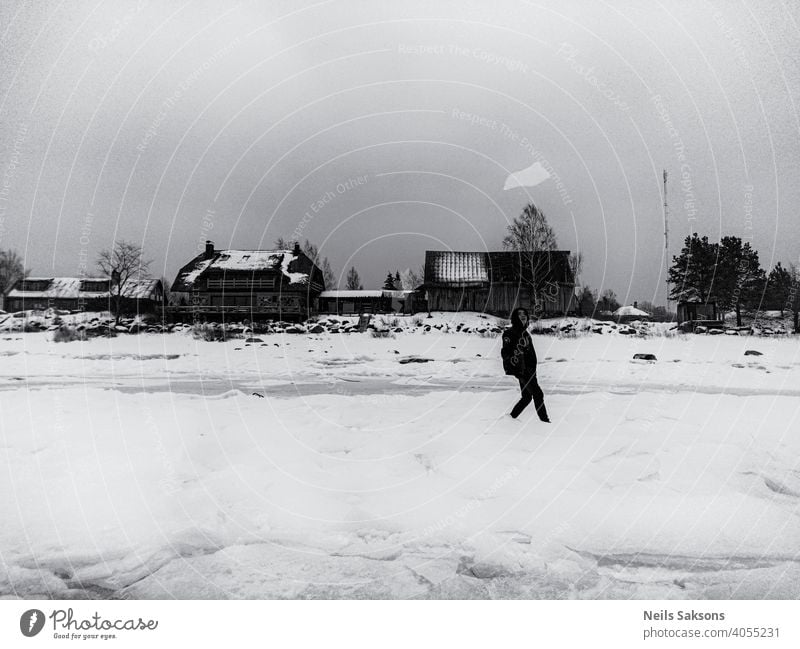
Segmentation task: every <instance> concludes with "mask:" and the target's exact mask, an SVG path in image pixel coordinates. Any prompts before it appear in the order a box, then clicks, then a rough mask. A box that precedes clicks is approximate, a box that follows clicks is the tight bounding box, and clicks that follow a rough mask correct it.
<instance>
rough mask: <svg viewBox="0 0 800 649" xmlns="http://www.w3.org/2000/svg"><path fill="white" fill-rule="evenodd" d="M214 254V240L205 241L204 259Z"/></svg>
mask: <svg viewBox="0 0 800 649" xmlns="http://www.w3.org/2000/svg"><path fill="white" fill-rule="evenodd" d="M213 256H214V242H213V241H206V255H205V257H206V259H211V258H212V257H213Z"/></svg>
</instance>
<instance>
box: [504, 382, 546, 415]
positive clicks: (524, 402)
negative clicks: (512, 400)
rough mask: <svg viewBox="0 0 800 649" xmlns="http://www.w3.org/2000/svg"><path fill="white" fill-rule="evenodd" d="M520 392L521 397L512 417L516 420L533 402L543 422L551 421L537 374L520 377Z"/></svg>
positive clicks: (512, 411)
mask: <svg viewBox="0 0 800 649" xmlns="http://www.w3.org/2000/svg"><path fill="white" fill-rule="evenodd" d="M517 380H518V381H519V391H520V393H521V395H522V396H521V397H520V399H519V401H517V405H515V406H514V408H513V409H512V410H511V416H512V417H513V418H514V419H516V418H517V417H519V415H520V413H521V412H522V411H523V410H525V408H527V407H528V404H530V402H531V401H533V403H534V405H535V406H536V414H537V415H539V419H541V420H542V421H550V418H549V417H548V416H547V409H546V408H545V407H544V393H543V392H542V388H540V387H539V382H538V381H537V380H536V375H535V374H528V375H525V376H518V377H517Z"/></svg>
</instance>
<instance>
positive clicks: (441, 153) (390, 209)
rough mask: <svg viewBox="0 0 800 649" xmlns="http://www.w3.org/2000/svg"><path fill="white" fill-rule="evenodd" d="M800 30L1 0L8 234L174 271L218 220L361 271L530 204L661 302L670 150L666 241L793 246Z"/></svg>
mask: <svg viewBox="0 0 800 649" xmlns="http://www.w3.org/2000/svg"><path fill="white" fill-rule="evenodd" d="M799 27H800V7H799V6H798V5H797V4H795V3H788V2H781V1H780V0H777V1H773V0H770V1H769V2H767V1H764V2H735V1H728V2H709V3H701V2H697V1H696V0H691V1H688V0H687V1H677V2H676V1H671V2H658V1H653V2H643V1H640V0H628V1H624V2H623V1H620V2H590V1H588V0H586V1H581V2H565V1H564V0H556V1H553V2H520V1H514V0H508V1H506V0H501V1H497V0H495V1H494V2H483V1H481V2H478V1H474V2H465V0H457V1H453V2H431V1H429V0H428V1H415V0H404V1H403V2H397V1H392V2H383V1H375V0H370V1H369V2H368V1H366V0H365V1H364V2H336V1H327V2H326V1H323V2H305V1H302V0H301V1H297V0H292V1H291V2H289V1H287V2H243V3H239V4H236V3H232V2H222V1H220V2H187V3H183V2H179V1H175V2H164V1H161V2H147V1H145V0H138V1H135V0H132V1H129V2H128V1H126V0H114V1H113V2H111V1H106V2H94V1H92V2H83V3H75V2H61V3H58V2H34V1H32V0H31V1H28V2H14V1H8V0H7V1H5V2H3V3H2V4H0V56H1V57H2V64H1V66H0V125H1V126H0V176H2V177H1V178H0V248H15V249H17V250H18V251H19V252H20V253H21V254H22V255H23V256H24V257H25V260H26V265H27V266H28V267H29V268H30V269H31V270H32V272H33V274H35V275H48V274H64V275H75V274H78V273H79V272H80V269H81V267H82V263H85V261H86V260H87V259H88V260H89V262H90V266H92V263H93V261H94V259H95V258H96V255H97V252H98V251H99V250H100V249H102V248H105V247H107V246H110V245H111V244H112V242H113V241H114V238H115V237H116V238H123V239H127V240H133V241H135V242H137V243H141V244H142V245H143V246H144V248H145V250H146V256H147V257H148V258H150V259H153V260H154V262H153V265H152V271H153V273H154V274H156V275H162V274H163V275H166V276H167V277H169V278H170V279H173V278H174V276H175V273H176V271H177V269H178V268H179V267H180V266H181V265H183V264H184V263H186V262H187V261H188V260H189V259H190V258H191V257H193V256H194V255H195V254H197V251H198V247H199V246H200V245H201V244H202V242H203V241H205V240H206V239H207V238H208V239H213V240H214V241H215V243H216V245H217V247H218V248H225V247H231V248H269V247H271V245H272V243H273V241H274V240H275V239H276V238H277V237H279V236H283V237H285V238H289V239H295V238H298V237H299V238H301V239H306V238H307V239H310V240H312V241H313V242H315V243H316V244H317V245H319V246H320V247H321V249H322V251H323V253H324V254H325V255H327V256H328V257H329V258H330V261H331V263H332V265H333V268H334V271H335V272H336V273H337V274H341V275H342V276H343V275H344V274H345V273H346V271H347V269H348V268H349V267H350V266H351V265H355V266H356V268H357V269H358V271H359V272H360V274H361V278H362V282H363V283H364V285H365V287H366V288H372V287H378V286H380V284H381V282H382V281H383V278H384V277H385V275H386V271H387V270H388V269H391V270H395V269H400V270H402V269H404V268H406V267H411V268H413V269H416V268H418V267H419V266H420V265H421V263H422V262H423V260H424V251H425V250H426V249H454V250H496V249H499V248H500V242H501V239H502V237H503V234H504V229H505V226H506V225H507V223H508V221H509V220H510V219H512V218H514V217H515V216H516V215H517V214H519V212H520V211H521V209H522V208H523V207H524V205H525V203H526V202H527V201H529V200H532V201H533V202H535V203H536V204H537V205H538V206H539V207H540V208H542V209H543V210H544V212H545V213H546V215H547V217H548V219H549V221H550V223H551V224H552V226H553V227H554V229H555V231H556V234H557V236H558V241H559V245H560V247H561V248H562V249H567V250H572V251H577V250H580V251H581V252H582V253H583V257H584V268H583V274H582V276H581V283H585V284H588V285H590V286H592V287H593V288H597V289H600V290H605V289H607V288H611V289H613V290H615V291H616V293H617V294H618V296H619V297H620V298H621V299H622V301H624V302H633V300H639V301H642V300H655V301H657V302H662V303H663V302H664V299H665V294H666V285H665V282H664V278H665V269H666V261H665V257H664V253H665V251H664V235H663V230H664V223H663V208H662V201H663V195H662V169H666V170H667V172H668V174H669V187H668V197H669V212H670V220H669V228H670V252H671V254H675V253H677V252H678V250H679V248H680V243H681V240H682V238H683V237H684V236H686V234H687V233H689V232H693V231H697V232H700V233H701V234H707V235H709V237H710V238H718V237H719V236H721V235H724V234H732V235H738V236H741V237H743V238H744V239H746V240H750V241H752V243H753V245H754V246H755V247H756V248H757V250H758V251H759V253H760V255H761V260H762V265H764V266H765V267H767V268H769V267H771V266H772V265H773V264H774V263H775V262H776V261H778V260H780V261H782V262H783V263H784V265H786V264H787V263H788V262H790V261H794V262H797V261H798V255H800V182H798V179H799V178H800V173H798V172H800V169H799V167H800V117H799V116H798V110H797V109H798V107H799V106H800V93H799V92H798V90H799V89H800V85H799V84H798V82H799V80H800V69H799V68H798V57H799V56H800V54H798V53H799V52H800V47H798V46H799V45H800V29H799ZM535 162H539V163H540V165H541V166H542V167H543V168H544V169H545V170H546V171H547V172H548V173H550V174H551V175H550V178H548V179H546V180H544V181H542V182H539V183H538V184H535V185H534V186H527V187H514V188H511V189H504V186H505V184H506V180H507V178H508V176H509V175H510V174H511V173H512V172H518V171H520V170H522V169H525V168H528V167H530V166H531V165H532V164H534V163H535ZM539 179H541V174H539ZM681 181H683V186H682V185H681ZM512 184H513V183H512ZM342 283H343V282H342Z"/></svg>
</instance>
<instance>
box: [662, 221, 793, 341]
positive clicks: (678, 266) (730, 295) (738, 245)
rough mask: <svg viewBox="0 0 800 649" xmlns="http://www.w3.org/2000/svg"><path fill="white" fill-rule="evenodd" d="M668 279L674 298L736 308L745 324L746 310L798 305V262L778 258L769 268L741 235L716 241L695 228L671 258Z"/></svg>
mask: <svg viewBox="0 0 800 649" xmlns="http://www.w3.org/2000/svg"><path fill="white" fill-rule="evenodd" d="M667 283H668V284H669V286H670V293H669V297H670V299H672V300H677V301H681V300H688V299H691V300H697V301H699V302H701V303H707V302H716V304H717V306H718V307H719V308H721V309H722V310H723V311H726V312H730V311H734V312H735V313H736V324H737V326H742V314H743V313H745V312H758V311H766V310H770V311H780V314H781V316H783V315H784V314H785V313H786V312H787V311H788V312H789V313H793V314H794V316H795V328H797V319H798V318H797V316H798V311H800V290H799V289H800V271H799V270H798V267H797V265H796V264H790V265H789V267H788V268H785V267H784V266H783V265H782V264H781V262H778V263H777V264H775V266H773V268H772V269H771V270H770V271H769V273H767V272H766V271H765V270H764V268H762V267H761V263H760V261H759V258H758V251H757V250H755V249H753V247H752V246H751V245H750V243H749V242H746V241H745V242H742V240H741V239H740V238H739V237H733V236H726V237H722V238H721V239H720V240H719V241H718V242H717V241H709V239H708V237H707V236H703V237H701V236H699V235H698V234H697V233H696V232H695V233H694V234H692V235H691V236H688V237H686V239H685V240H684V243H683V248H682V249H681V252H680V254H678V255H675V256H674V257H673V258H672V266H671V267H670V268H669V274H668V277H667Z"/></svg>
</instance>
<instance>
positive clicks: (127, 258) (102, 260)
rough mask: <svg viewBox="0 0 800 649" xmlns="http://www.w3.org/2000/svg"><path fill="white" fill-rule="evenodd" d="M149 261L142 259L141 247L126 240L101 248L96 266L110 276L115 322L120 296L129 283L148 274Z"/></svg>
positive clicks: (146, 276)
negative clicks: (104, 248) (105, 248)
mask: <svg viewBox="0 0 800 649" xmlns="http://www.w3.org/2000/svg"><path fill="white" fill-rule="evenodd" d="M151 263H152V262H151V261H144V260H143V259H142V248H141V247H140V246H137V245H136V244H135V243H130V242H128V241H117V242H116V243H115V244H114V247H113V248H111V249H107V250H102V251H101V252H100V254H99V256H98V259H97V267H98V268H99V269H100V271H101V272H102V273H103V274H104V275H106V276H108V277H110V278H111V285H110V294H111V300H112V302H113V304H114V316H115V319H116V324H119V319H120V317H121V315H122V298H123V296H124V295H125V292H126V290H127V289H128V287H129V286H131V284H133V283H134V282H136V281H138V280H143V279H147V278H148V277H149V276H150V270H149V267H150V264H151Z"/></svg>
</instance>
